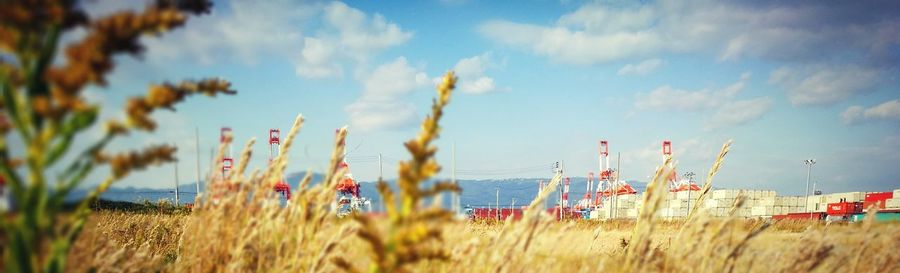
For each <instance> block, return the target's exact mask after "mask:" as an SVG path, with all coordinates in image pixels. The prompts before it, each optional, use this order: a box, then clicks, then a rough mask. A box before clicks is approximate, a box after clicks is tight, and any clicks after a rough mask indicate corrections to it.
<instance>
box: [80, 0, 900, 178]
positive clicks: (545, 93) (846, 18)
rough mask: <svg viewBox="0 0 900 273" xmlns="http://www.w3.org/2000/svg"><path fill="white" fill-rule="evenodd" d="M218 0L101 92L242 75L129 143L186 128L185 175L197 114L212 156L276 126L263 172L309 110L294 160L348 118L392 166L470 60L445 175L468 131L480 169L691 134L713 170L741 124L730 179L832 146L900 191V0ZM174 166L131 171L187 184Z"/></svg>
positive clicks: (529, 167) (101, 6) (464, 148)
mask: <svg viewBox="0 0 900 273" xmlns="http://www.w3.org/2000/svg"><path fill="white" fill-rule="evenodd" d="M133 4H134V3H133V2H131V1H95V2H93V1H92V2H88V3H87V4H86V5H85V8H86V9H87V10H88V11H89V13H91V14H92V15H95V16H96V15H102V14H107V13H109V12H112V11H116V10H122V9H135V8H137V9H139V8H141V7H140V6H129V5H133ZM215 4H216V5H215V9H214V11H213V13H212V14H210V15H207V16H203V17H196V18H191V20H190V21H189V22H188V23H187V25H186V27H185V28H183V29H179V30H176V31H174V32H172V33H170V34H167V35H165V36H162V37H148V38H146V39H144V40H143V41H144V42H145V44H146V45H147V52H146V53H145V54H144V55H143V56H142V58H140V59H135V58H132V57H128V56H123V57H120V58H118V59H117V70H116V71H115V72H114V73H113V74H112V75H111V77H110V79H109V86H108V87H107V88H100V87H93V88H91V89H90V90H89V92H88V95H89V96H90V97H91V99H92V100H93V101H95V102H98V103H103V104H104V105H108V106H111V107H109V108H107V109H104V113H103V116H104V117H106V118H117V117H122V116H123V114H122V112H121V110H120V109H121V106H122V105H123V103H124V101H125V100H126V99H127V98H128V97H129V96H134V95H138V94H141V93H143V90H145V89H146V86H147V85H148V84H150V83H158V82H162V81H167V80H168V81H178V80H180V79H184V78H200V77H208V76H218V77H223V78H225V79H228V80H230V81H231V82H232V83H233V84H234V87H235V88H236V89H237V90H238V91H239V93H238V95H236V96H232V97H220V98H215V99H208V98H201V97H195V98H190V99H189V100H188V101H187V103H184V104H182V105H179V106H178V107H177V111H175V112H166V111H163V112H159V113H157V114H154V117H156V118H157V119H158V120H159V121H160V122H161V126H160V128H159V130H158V132H157V133H156V134H152V135H151V134H134V135H132V136H131V137H130V138H129V139H124V140H119V141H117V142H115V143H114V145H113V146H112V148H113V149H118V150H125V149H129V148H133V147H136V146H137V145H145V144H151V143H175V144H176V145H178V146H179V147H180V149H179V153H178V156H179V158H181V159H182V163H180V165H179V171H180V176H179V177H180V178H181V180H182V181H192V180H193V178H194V176H195V175H194V173H195V170H196V167H195V163H194V156H195V154H196V153H197V151H196V149H195V147H194V128H195V127H197V128H199V131H200V137H201V140H200V142H201V143H200V146H201V147H200V154H201V157H202V158H203V163H202V168H203V170H204V171H205V170H206V169H207V168H208V165H209V164H208V161H209V157H210V149H211V147H214V146H215V145H217V143H216V142H217V141H218V130H219V127H222V126H229V127H232V128H234V133H235V139H236V143H235V145H234V148H233V149H234V154H235V155H236V154H237V153H238V151H239V149H240V147H241V146H242V145H243V143H244V142H245V141H246V140H249V139H250V138H252V137H256V138H257V143H256V145H255V146H254V152H255V156H256V157H255V159H254V160H253V161H252V163H251V168H253V167H259V168H262V167H264V164H265V162H266V154H267V152H268V147H267V144H266V143H265V139H264V138H265V136H266V134H267V131H268V129H269V128H280V129H281V130H282V131H283V132H287V131H288V130H289V129H290V128H289V126H290V125H291V123H292V121H293V119H294V117H295V116H296V115H297V114H303V115H304V116H305V117H306V123H305V125H304V127H303V129H302V130H301V133H300V135H299V138H298V139H297V143H298V144H297V145H296V146H295V147H294V149H293V150H291V151H290V165H289V167H288V171H290V172H294V171H303V170H307V169H311V170H313V171H322V170H324V167H325V164H327V160H328V158H329V155H330V150H331V145H332V137H333V133H334V129H335V128H338V127H340V126H343V125H348V126H349V132H350V134H349V139H348V141H349V145H350V147H349V150H350V153H349V155H348V157H349V159H350V160H349V161H350V164H351V170H352V172H353V173H354V175H355V176H356V177H358V178H360V179H362V180H366V181H369V180H374V179H375V178H376V177H377V175H378V165H377V162H375V161H374V160H373V157H375V156H377V155H378V154H379V153H380V154H382V155H383V156H384V159H385V160H384V172H385V174H386V175H385V176H386V177H387V178H392V177H394V173H395V171H396V167H397V165H396V162H397V160H400V159H404V158H406V156H405V155H406V153H405V150H404V148H403V146H402V142H403V141H404V140H406V139H408V138H410V137H412V136H413V135H414V133H415V132H416V130H417V129H418V122H419V121H420V120H421V119H422V118H423V117H424V115H425V113H426V111H428V107H429V105H430V103H431V97H432V96H433V95H434V92H433V86H434V79H435V78H437V77H439V76H440V75H441V74H442V73H444V72H445V71H447V70H450V69H453V70H455V71H456V72H457V73H458V74H459V76H460V84H459V89H458V90H457V92H456V93H455V94H454V97H453V100H452V103H451V105H450V106H449V108H448V110H447V115H446V118H445V119H444V120H443V122H442V123H443V125H444V130H443V132H442V135H441V139H440V140H439V142H438V146H439V147H440V149H441V150H440V152H439V154H438V157H439V160H440V162H442V164H443V165H444V166H445V169H444V170H445V171H444V172H442V174H441V176H442V177H446V176H449V172H448V171H449V169H450V168H449V167H450V150H451V149H450V147H451V145H452V144H454V143H455V146H456V157H457V168H458V169H459V170H460V176H459V177H460V178H464V179H486V178H508V177H548V176H550V174H551V173H550V165H551V163H552V162H555V161H564V162H565V167H566V172H567V173H568V174H569V175H572V176H585V175H586V174H587V172H589V171H593V172H597V170H596V169H597V141H598V140H600V139H606V140H608V141H609V142H610V146H611V152H612V153H613V155H615V154H616V153H621V158H622V160H621V162H622V166H621V169H622V175H623V177H625V178H627V179H635V180H646V179H647V176H648V175H650V174H652V172H653V170H654V167H655V166H656V165H657V164H659V162H660V161H661V154H660V153H661V152H660V143H661V141H663V140H671V141H672V142H673V146H674V152H675V157H676V159H677V161H678V164H679V165H678V168H679V172H687V171H693V172H695V173H698V174H700V173H705V172H706V171H707V168H709V166H710V165H711V164H712V160H713V158H714V157H715V155H716V153H717V151H718V149H719V147H720V146H721V145H722V143H724V142H725V141H726V140H728V139H733V140H734V145H733V149H732V152H731V153H730V154H729V155H728V157H727V159H726V162H725V165H724V167H723V169H722V170H721V171H720V173H719V175H718V176H717V178H716V181H715V184H716V185H718V186H720V187H728V188H748V189H775V190H778V191H779V192H781V193H783V194H802V193H803V191H804V190H803V189H804V182H805V175H806V170H805V166H804V165H803V162H802V161H803V160H804V159H806V158H810V157H813V158H816V159H817V161H818V164H816V165H815V167H814V168H813V177H812V180H814V181H818V185H819V188H820V189H824V190H825V191H832V192H833V191H850V190H861V191H877V190H891V189H894V188H900V169H898V168H896V166H898V161H900V153H897V152H896V151H897V150H900V86H898V82H897V77H896V75H897V74H898V73H897V72H898V71H897V68H898V64H900V8H898V4H896V3H894V2H890V1H883V2H852V3H845V4H840V6H838V5H832V4H831V3H828V4H821V3H818V2H812V1H810V2H805V1H804V2H793V3H789V4H784V3H781V2H779V1H773V2H767V1H762V2H753V3H752V4H748V3H737V2H727V1H726V2H721V1H658V2H657V1H650V2H645V3H640V4H633V3H620V2H586V1H549V0H548V1H517V2H502V1H496V2H494V1H491V2H488V1H465V0H462V1H411V2H408V3H401V2H385V1H351V2H298V1H264V2H261V1H260V2H258V1H238V0H233V1H219V2H216V3H215ZM78 35H79V34H78V33H74V34H72V35H70V36H69V37H67V38H68V39H77V38H78ZM97 129H98V130H99V128H97ZM94 135H96V134H94ZM90 137H91V136H87V137H86V138H90ZM84 143H87V142H86V141H85V142H84ZM613 167H615V166H613ZM172 169H173V166H171V165H167V166H162V167H157V168H152V169H149V170H148V171H146V172H143V173H136V174H133V175H132V176H130V177H129V178H127V179H125V180H123V181H121V182H120V183H119V184H118V185H119V186H137V187H154V188H161V187H169V186H170V185H171V180H172V179H171V178H172V177H173V174H172V172H173V170H172ZM102 173H103V171H102V170H101V171H100V172H99V173H97V174H96V177H97V178H99V177H101V176H102ZM698 176H699V175H698Z"/></svg>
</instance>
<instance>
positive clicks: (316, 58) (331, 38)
mask: <svg viewBox="0 0 900 273" xmlns="http://www.w3.org/2000/svg"><path fill="white" fill-rule="evenodd" d="M323 23H324V24H325V26H326V29H327V30H333V31H334V33H333V34H332V33H331V32H330V31H323V32H322V33H320V34H319V35H317V36H316V37H315V38H310V39H307V40H306V41H305V42H304V44H303V49H302V52H303V54H302V55H301V57H300V59H299V61H298V64H297V67H298V68H297V71H296V72H297V75H300V76H303V77H307V78H323V77H332V76H336V75H340V73H341V69H340V66H341V63H342V62H345V61H351V62H353V63H356V64H357V65H359V64H365V63H366V62H367V61H368V60H369V59H370V58H371V57H372V56H374V55H375V54H377V53H379V52H381V51H384V50H385V49H387V48H390V47H393V46H397V45H400V44H403V43H406V42H407V41H409V39H411V38H412V35H413V34H412V33H411V32H406V31H403V30H402V29H400V27H399V26H398V25H396V24H393V23H389V22H388V21H387V20H386V19H385V18H384V16H381V15H380V14H375V15H373V16H371V17H370V16H367V15H366V14H365V13H363V12H362V11H360V10H358V9H355V8H352V7H349V6H347V5H346V4H344V3H341V2H332V3H330V4H328V5H327V6H326V7H325V8H324V11H323ZM326 48H327V50H325V49H326Z"/></svg>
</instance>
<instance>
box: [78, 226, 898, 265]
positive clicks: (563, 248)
mask: <svg viewBox="0 0 900 273" xmlns="http://www.w3.org/2000/svg"><path fill="white" fill-rule="evenodd" d="M191 217H194V216H184V215H170V214H137V213H122V212H101V213H98V214H95V215H93V216H91V219H90V221H89V224H88V227H87V228H86V230H85V232H84V234H83V235H82V236H81V237H80V238H79V240H78V241H77V243H76V244H75V251H73V252H72V253H71V254H70V257H69V263H68V264H69V265H70V267H69V268H68V269H69V270H68V271H71V272H84V271H85V270H86V269H88V268H91V267H93V268H97V269H101V270H100V271H101V272H117V271H119V270H123V271H125V272H147V271H152V270H153V269H160V270H162V271H167V272H175V271H181V272H184V271H185V270H184V267H183V266H184V265H182V264H181V263H184V262H185V261H183V260H181V257H178V255H180V254H183V255H192V254H190V253H181V251H184V250H179V245H180V243H182V242H181V241H182V240H195V241H198V240H201V239H203V238H208V237H205V236H202V237H198V238H190V236H193V235H197V233H201V232H203V231H202V230H197V231H187V230H186V227H187V226H186V225H185V224H186V223H187V222H189V221H190V218H191ZM708 220H709V221H702V223H701V224H699V225H698V226H695V227H693V228H690V229H688V230H689V231H690V232H688V233H687V234H690V235H689V236H683V237H681V238H679V237H677V236H676V234H677V232H678V229H679V228H680V226H679V225H678V224H677V222H674V221H668V222H663V223H661V224H660V226H659V228H658V229H657V232H656V233H654V234H653V235H652V242H651V245H652V246H653V249H654V253H653V255H652V256H650V257H648V262H650V264H648V267H647V268H644V272H724V271H728V270H727V269H726V270H723V271H718V270H714V269H715V268H714V267H713V265H717V264H719V263H721V262H723V261H725V260H726V259H727V257H728V255H729V254H731V250H733V248H734V246H736V244H737V242H739V241H740V240H741V239H742V238H744V237H746V234H747V232H749V231H752V230H753V229H754V227H755V226H758V225H759V224H760V223H759V222H758V221H752V220H740V221H737V222H735V224H734V225H732V226H729V228H728V229H727V230H724V231H722V233H721V234H719V233H716V231H717V227H719V226H721V225H722V224H723V223H724V222H725V220H724V219H708ZM218 224H222V222H218ZM334 224H336V225H337V226H344V225H352V222H350V221H335V223H334ZM524 224H525V222H518V223H514V224H513V225H514V226H519V225H524ZM784 224H785V223H784V222H779V223H775V224H774V225H773V227H772V228H770V229H768V230H766V231H764V232H762V233H761V234H759V235H758V236H756V237H754V238H753V239H751V240H750V241H749V242H748V243H747V244H746V246H744V249H742V250H741V252H740V253H738V254H737V256H736V257H735V258H734V261H735V268H734V271H733V272H836V271H847V272H896V271H897V270H898V268H897V267H896V262H897V261H898V258H900V253H898V252H897V251H895V250H896V249H897V247H900V225H898V224H875V225H872V226H871V227H863V226H862V225H858V224H852V225H846V224H844V225H828V226H826V225H812V226H809V225H807V224H806V223H796V222H794V223H790V225H784ZM633 225H634V222H633V221H617V222H613V223H600V222H568V223H567V222H563V223H559V222H555V221H552V220H549V219H547V220H546V221H541V225H540V226H539V227H538V232H539V235H538V236H535V237H533V241H532V242H531V246H530V247H529V249H528V251H526V252H524V255H518V254H521V252H522V251H521V250H520V251H518V252H515V253H516V254H517V255H509V256H507V255H504V254H505V253H504V252H497V251H498V250H501V249H503V247H504V246H501V245H504V243H498V242H497V240H498V238H499V236H501V234H500V233H501V230H500V229H501V228H502V223H487V222H457V221H454V222H448V223H446V225H445V226H444V231H445V233H444V234H445V235H446V238H445V240H444V242H443V247H445V248H447V249H449V250H451V254H452V259H451V260H449V261H443V262H435V263H427V264H424V263H423V264H419V265H417V266H416V267H413V268H411V269H412V270H413V271H417V272H486V271H491V272H495V271H496V269H497V268H498V267H500V266H501V265H502V266H503V268H502V269H501V271H507V272H599V271H600V270H605V271H619V270H618V268H619V267H620V265H621V262H622V261H623V260H624V259H623V258H624V257H623V255H624V252H625V247H626V246H628V245H630V242H629V240H630V239H629V238H630V236H631V230H630V229H631V228H632V227H633ZM799 227H803V228H802V231H799V232H795V230H793V229H794V228H798V229H799ZM299 229H301V227H297V228H296V229H293V231H289V230H282V231H284V232H291V233H296V232H298V230H299ZM782 229H790V230H784V231H782ZM866 229H868V230H866ZM339 231H340V230H328V231H325V232H322V233H323V234H322V237H325V238H329V237H335V236H338V235H339ZM182 232H185V235H184V236H180V235H181V234H182ZM267 238H268V239H267ZM256 239H257V240H264V241H268V242H279V241H282V240H285V239H284V238H283V237H282V236H277V234H272V235H270V236H266V237H264V238H256ZM518 239H524V238H512V237H511V236H509V235H506V237H505V239H504V240H507V241H512V240H518ZM285 241H287V240H285ZM221 243H222V242H221V241H218V240H213V241H209V242H206V244H208V245H218V244H221ZM284 244H285V247H292V248H295V247H296V246H287V245H286V244H288V242H285V243H284ZM498 244H499V245H498ZM505 244H507V245H508V244H509V243H505ZM325 246H327V245H326V244H321V245H318V247H313V249H314V250H318V251H311V252H310V253H309V254H307V255H305V256H307V257H305V258H304V257H294V258H295V259H297V260H298V261H297V262H301V260H306V261H307V263H309V262H311V261H312V260H315V259H317V258H319V257H318V256H320V255H321V253H322V250H325V249H324V247H325ZM522 247H523V246H521V245H519V246H518V248H520V249H521V248H522ZM334 248H335V249H333V250H332V251H331V253H335V252H337V253H340V254H339V255H340V256H341V257H344V258H345V259H347V260H349V261H354V262H355V263H356V264H359V265H364V264H366V263H367V262H368V259H367V258H366V257H368V255H369V253H368V249H367V248H366V247H364V245H363V242H362V241H360V239H358V238H355V237H353V236H346V237H345V239H344V240H342V241H340V242H339V243H338V245H336V246H334ZM690 248H694V250H693V251H689V250H690ZM268 252H269V253H267V254H268V255H270V257H273V258H274V256H275V255H278V254H276V253H275V250H274V249H270V250H268ZM245 255H247V256H255V255H258V254H245ZM281 255H284V254H281ZM196 256H201V257H202V256H207V257H208V258H209V259H213V258H216V257H215V256H211V255H205V254H203V253H197V254H196ZM501 258H506V259H507V260H501ZM857 259H859V260H858V262H857ZM276 260H277V259H273V260H272V261H271V263H275V261H276ZM816 264H818V266H817V267H816V268H815V269H813V270H807V269H808V268H809V267H811V266H813V265H816ZM223 266H224V264H220V265H217V266H214V265H212V264H209V265H206V267H204V268H194V269H192V270H187V271H195V270H196V271H204V272H205V271H229V270H230V269H226V268H224V267H223ZM854 268H855V270H853V269H854ZM334 270H336V268H334V267H333V266H332V265H329V264H327V263H326V264H323V265H322V266H321V268H320V269H319V271H334ZM237 271H241V270H237ZM243 271H252V270H250V269H245V270H243ZM303 271H305V270H303Z"/></svg>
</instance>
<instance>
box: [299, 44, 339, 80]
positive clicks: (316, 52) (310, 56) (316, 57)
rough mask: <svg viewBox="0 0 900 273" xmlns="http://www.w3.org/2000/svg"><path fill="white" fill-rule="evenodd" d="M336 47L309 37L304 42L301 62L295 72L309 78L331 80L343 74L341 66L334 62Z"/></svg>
mask: <svg viewBox="0 0 900 273" xmlns="http://www.w3.org/2000/svg"><path fill="white" fill-rule="evenodd" d="M334 55H335V51H334V47H332V46H331V45H329V44H327V43H326V42H325V41H323V40H322V39H318V38H312V37H307V38H305V39H304V40H303V49H302V50H301V51H300V60H301V61H299V62H298V63H297V66H296V68H295V72H296V73H297V75H301V76H304V77H307V78H313V79H316V78H330V77H335V76H339V75H341V74H343V72H342V69H341V66H340V65H338V64H337V63H335V62H333V60H334Z"/></svg>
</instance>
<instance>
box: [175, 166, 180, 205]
mask: <svg viewBox="0 0 900 273" xmlns="http://www.w3.org/2000/svg"><path fill="white" fill-rule="evenodd" d="M179 201H180V200H179V199H178V161H177V160H176V161H175V206H176V207H177V206H178V204H180V203H179Z"/></svg>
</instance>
